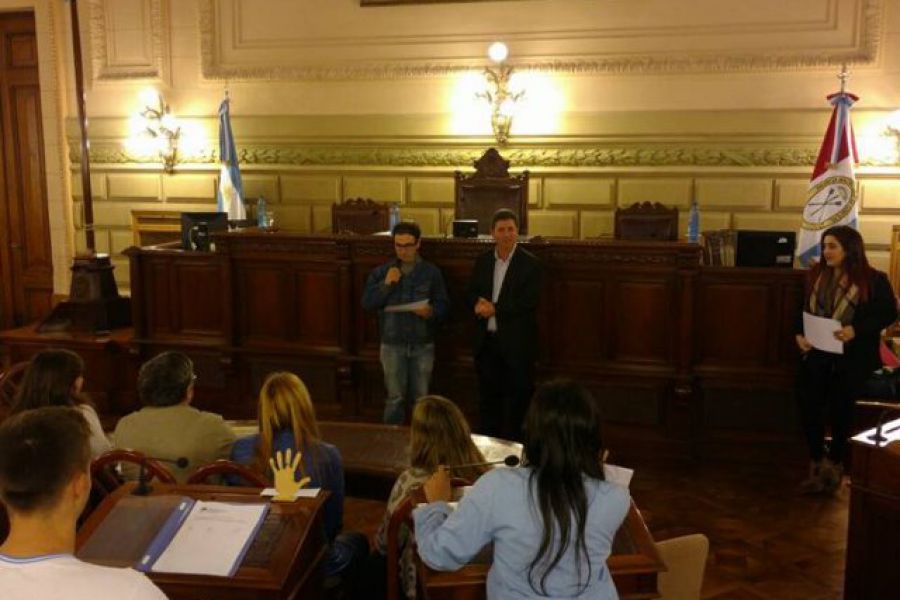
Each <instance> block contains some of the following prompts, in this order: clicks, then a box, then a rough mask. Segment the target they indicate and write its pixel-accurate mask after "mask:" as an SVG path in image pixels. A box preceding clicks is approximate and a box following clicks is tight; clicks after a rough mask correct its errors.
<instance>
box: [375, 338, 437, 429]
mask: <svg viewBox="0 0 900 600" xmlns="http://www.w3.org/2000/svg"><path fill="white" fill-rule="evenodd" d="M381 366H382V368H383V369H384V387H385V388H386V389H387V399H386V400H385V403H384V422H385V423H388V424H390V425H402V424H403V421H404V419H405V418H406V406H407V404H411V403H412V402H413V401H414V400H416V399H418V398H421V397H422V396H425V395H426V394H428V383H429V382H430V381H431V369H432V367H433V366H434V344H433V343H430V344H382V345H381Z"/></svg>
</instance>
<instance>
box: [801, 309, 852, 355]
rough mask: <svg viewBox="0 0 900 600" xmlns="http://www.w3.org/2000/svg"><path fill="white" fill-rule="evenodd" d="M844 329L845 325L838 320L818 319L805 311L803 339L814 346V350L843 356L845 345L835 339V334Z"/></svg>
mask: <svg viewBox="0 0 900 600" xmlns="http://www.w3.org/2000/svg"><path fill="white" fill-rule="evenodd" d="M842 327H843V325H841V322H840V321H838V320H837V319H826V318H825V317H817V316H816V315H813V314H810V313H808V312H806V311H803V337H805V338H806V340H807V341H808V342H809V343H810V344H812V346H813V348H817V349H819V350H822V351H823V352H832V353H834V354H843V353H844V343H843V342H842V341H841V340H839V339H837V338H835V337H834V332H835V331H838V330H839V329H841V328H842Z"/></svg>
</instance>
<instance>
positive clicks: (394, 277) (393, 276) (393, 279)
mask: <svg viewBox="0 0 900 600" xmlns="http://www.w3.org/2000/svg"><path fill="white" fill-rule="evenodd" d="M401 275H403V273H401V272H400V269H398V268H397V267H391V268H390V269H388V272H387V275H385V277H384V285H394V284H395V283H397V282H398V281H400V276H401Z"/></svg>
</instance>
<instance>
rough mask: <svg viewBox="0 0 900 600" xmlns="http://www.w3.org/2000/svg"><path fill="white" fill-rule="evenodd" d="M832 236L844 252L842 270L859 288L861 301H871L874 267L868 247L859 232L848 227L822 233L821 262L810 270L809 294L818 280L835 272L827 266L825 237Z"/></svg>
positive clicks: (836, 226) (839, 227)
mask: <svg viewBox="0 0 900 600" xmlns="http://www.w3.org/2000/svg"><path fill="white" fill-rule="evenodd" d="M829 235H830V236H831V237H833V238H834V239H836V240H837V241H838V243H839V244H840V245H841V248H842V249H843V250H844V264H843V265H842V267H841V268H842V269H843V271H844V273H846V274H847V281H848V282H849V283H850V284H851V285H856V287H857V288H859V300H860V302H865V301H867V300H868V299H869V292H870V290H869V281H870V280H871V277H872V271H873V269H872V267H871V266H870V265H869V259H867V258H866V246H865V243H864V242H863V239H862V236H861V235H860V234H859V232H858V231H857V230H855V229H853V228H852V227H850V226H848V225H835V226H834V227H829V228H828V229H826V230H825V231H824V232H823V233H822V239H821V240H820V241H819V257H820V258H819V262H817V263H816V265H815V266H814V267H813V268H812V269H810V270H809V277H808V278H807V293H809V292H810V291H811V290H812V287H813V286H814V285H815V283H816V280H817V279H818V278H819V276H820V275H822V274H823V273H829V274H830V272H831V271H833V268H832V267H829V266H828V265H826V264H825V237H826V236H829Z"/></svg>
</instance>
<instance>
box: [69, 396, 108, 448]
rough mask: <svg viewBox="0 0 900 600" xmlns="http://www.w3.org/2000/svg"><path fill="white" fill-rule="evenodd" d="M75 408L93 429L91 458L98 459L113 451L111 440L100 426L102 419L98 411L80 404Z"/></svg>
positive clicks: (87, 405) (88, 405)
mask: <svg viewBox="0 0 900 600" xmlns="http://www.w3.org/2000/svg"><path fill="white" fill-rule="evenodd" d="M75 408H77V409H78V410H79V411H80V412H81V414H82V415H84V419H85V421H87V422H88V426H89V427H90V428H91V458H97V457H98V456H100V455H101V454H103V453H104V452H108V451H109V450H112V444H110V443H109V438H107V437H106V434H105V433H103V425H101V424H100V417H98V416H97V411H96V410H94V407H93V406H91V405H90V404H78V405H77V406H76V407H75Z"/></svg>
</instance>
